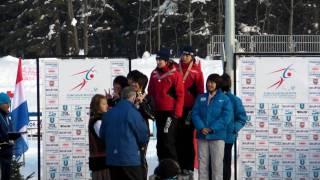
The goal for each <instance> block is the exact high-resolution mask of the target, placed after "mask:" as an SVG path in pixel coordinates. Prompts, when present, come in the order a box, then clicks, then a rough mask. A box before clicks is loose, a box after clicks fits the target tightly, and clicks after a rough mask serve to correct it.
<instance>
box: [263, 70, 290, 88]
mask: <svg viewBox="0 0 320 180" xmlns="http://www.w3.org/2000/svg"><path fill="white" fill-rule="evenodd" d="M292 66H293V64H291V65H289V66H287V67H284V68H280V69H278V70H275V71H273V72H270V73H269V74H274V73H279V75H280V79H278V80H277V81H276V82H274V83H273V84H271V85H270V86H269V87H268V89H270V88H275V89H278V88H279V87H280V86H281V85H283V83H284V82H285V80H286V79H288V78H291V77H292V76H293V71H294V69H293V68H291V67H292Z"/></svg>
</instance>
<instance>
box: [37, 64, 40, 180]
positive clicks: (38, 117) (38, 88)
mask: <svg viewBox="0 0 320 180" xmlns="http://www.w3.org/2000/svg"><path fill="white" fill-rule="evenodd" d="M36 61H37V122H38V123H37V125H38V128H37V130H38V134H37V136H38V180H40V179H41V152H40V148H41V144H40V141H41V137H40V136H41V131H40V128H41V124H40V67H39V58H37V59H36Z"/></svg>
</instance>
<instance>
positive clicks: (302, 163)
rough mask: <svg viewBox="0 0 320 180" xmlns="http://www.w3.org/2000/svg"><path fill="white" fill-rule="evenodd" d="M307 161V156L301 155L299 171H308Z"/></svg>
mask: <svg viewBox="0 0 320 180" xmlns="http://www.w3.org/2000/svg"><path fill="white" fill-rule="evenodd" d="M306 159H307V156H306V155H305V154H299V170H304V171H305V170H307V168H306Z"/></svg>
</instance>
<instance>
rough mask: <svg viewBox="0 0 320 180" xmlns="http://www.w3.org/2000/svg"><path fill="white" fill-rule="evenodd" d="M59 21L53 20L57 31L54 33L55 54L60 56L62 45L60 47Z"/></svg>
mask: <svg viewBox="0 0 320 180" xmlns="http://www.w3.org/2000/svg"><path fill="white" fill-rule="evenodd" d="M60 28H61V27H60V21H59V19H56V21H55V30H56V32H57V34H56V38H55V41H56V55H57V56H61V55H62V47H61V30H60Z"/></svg>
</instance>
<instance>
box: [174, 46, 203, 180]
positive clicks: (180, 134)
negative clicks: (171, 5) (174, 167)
mask: <svg viewBox="0 0 320 180" xmlns="http://www.w3.org/2000/svg"><path fill="white" fill-rule="evenodd" d="M176 67H177V69H179V72H180V73H181V75H182V81H183V85H184V92H185V93H184V105H183V115H182V118H181V119H180V120H179V121H178V130H177V152H178V162H179V165H180V167H181V169H182V172H183V173H184V174H186V175H193V169H194V155H195V152H194V145H193V133H194V126H193V124H192V121H191V109H192V107H193V104H194V102H195V99H196V98H197V96H198V95H199V94H202V93H203V92H204V82H203V73H202V71H201V67H200V61H199V60H196V59H195V58H194V51H193V49H192V47H191V46H186V47H184V48H183V51H182V56H181V59H180V62H179V64H178V65H176Z"/></svg>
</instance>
